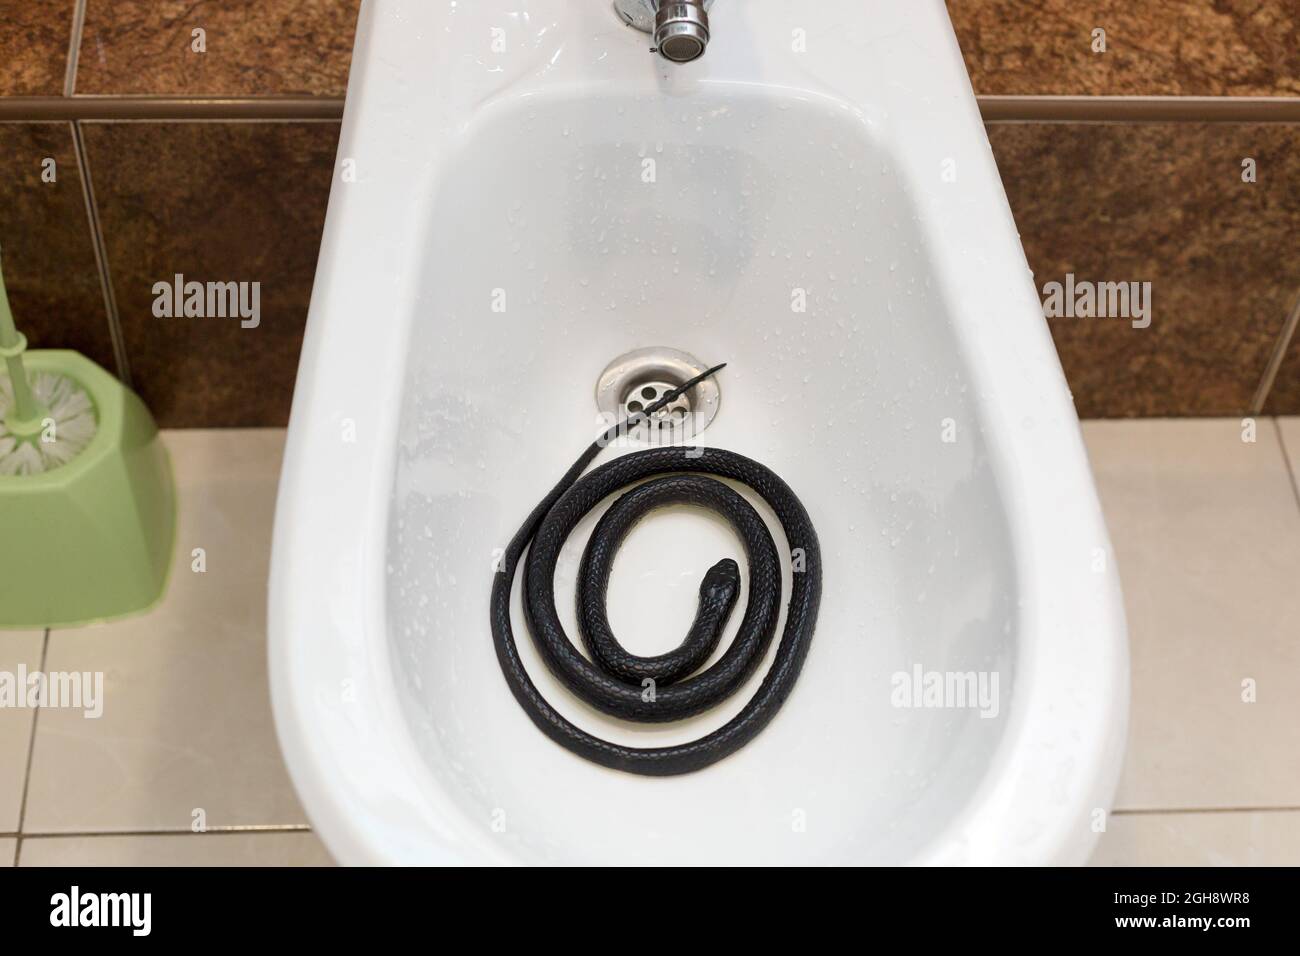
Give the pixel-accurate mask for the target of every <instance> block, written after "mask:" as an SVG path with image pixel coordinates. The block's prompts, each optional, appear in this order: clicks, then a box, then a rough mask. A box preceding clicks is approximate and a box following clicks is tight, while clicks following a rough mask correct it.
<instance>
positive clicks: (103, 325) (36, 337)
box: [0, 123, 117, 373]
mask: <svg viewBox="0 0 1300 956" xmlns="http://www.w3.org/2000/svg"><path fill="white" fill-rule="evenodd" d="M46 159H53V160H54V163H55V166H54V170H55V177H56V178H55V181H54V182H52V183H49V182H45V181H43V179H42V172H43V169H44V166H43V164H44V162H45V160H46ZM0 247H2V248H3V250H4V252H3V259H4V275H5V284H6V286H7V287H8V290H9V301H10V303H11V304H12V305H13V310H14V318H15V319H16V320H17V322H18V327H19V329H21V330H22V331H23V332H24V334H26V336H27V339H28V342H29V344H30V345H31V347H32V348H69V349H76V350H78V351H80V352H83V353H85V354H86V355H88V356H89V357H90V358H92V359H94V360H95V361H96V362H98V363H99V364H100V365H102V366H104V368H106V369H108V370H109V371H110V372H114V373H116V371H117V365H116V362H115V361H114V359H113V345H112V335H111V333H110V331H109V325H108V316H107V313H106V311H105V308H104V294H103V288H102V286H101V285H100V283H99V270H98V267H97V265H96V263H95V247H94V243H93V240H92V239H91V232H90V225H89V223H88V222H87V221H86V203H85V199H84V196H83V194H82V189H81V177H80V175H79V173H78V171H77V159H76V151H75V149H74V146H73V140H72V127H71V126H69V125H68V124H67V123H0Z"/></svg>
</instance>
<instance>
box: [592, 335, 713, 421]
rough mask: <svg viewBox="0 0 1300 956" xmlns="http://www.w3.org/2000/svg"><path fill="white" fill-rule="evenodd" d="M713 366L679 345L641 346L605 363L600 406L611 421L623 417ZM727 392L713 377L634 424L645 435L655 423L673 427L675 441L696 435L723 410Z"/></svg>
mask: <svg viewBox="0 0 1300 956" xmlns="http://www.w3.org/2000/svg"><path fill="white" fill-rule="evenodd" d="M708 367H709V366H708V365H706V364H705V363H703V362H701V361H700V360H699V359H697V358H696V357H695V356H693V355H688V354H687V353H686V352H681V351H678V350H677V349H668V348H648V349H637V350H636V351H635V352H628V353H627V354H625V355H620V356H619V357H618V358H616V359H614V361H612V362H610V363H609V365H608V366H606V367H605V371H603V372H602V373H601V375H600V381H599V382H597V383H596V406H597V407H598V408H599V409H600V412H601V414H602V415H604V416H605V417H606V418H607V419H608V420H609V421H611V422H613V421H619V420H622V419H624V418H627V417H628V416H629V415H634V414H636V413H637V412H640V411H644V410H645V409H646V408H648V407H650V406H651V405H653V404H654V403H655V402H656V401H657V400H658V399H659V398H660V396H662V395H663V394H664V393H665V392H668V391H671V390H672V389H674V388H678V387H680V386H681V385H683V384H685V383H686V382H688V381H690V380H691V379H692V378H695V377H696V376H697V375H700V374H702V373H703V372H704V371H705V370H706V369H708ZM720 398H721V393H720V392H719V391H718V383H717V381H716V380H715V379H712V378H710V379H707V380H705V381H703V382H701V383H700V384H699V385H697V386H695V388H693V389H692V390H691V391H690V392H689V393H688V394H686V395H682V396H680V397H679V398H678V399H677V400H676V401H674V402H670V403H669V404H668V405H666V406H664V407H663V408H661V409H659V410H658V411H656V412H655V413H654V414H653V415H651V420H650V421H649V422H646V423H645V424H643V425H641V426H639V427H638V428H636V429H634V430H633V432H632V434H633V435H636V436H638V437H644V432H645V430H646V429H647V428H648V427H650V428H654V429H658V430H660V431H665V430H666V431H668V432H669V435H667V436H665V437H669V438H671V439H672V440H677V439H679V438H691V437H694V436H695V435H698V434H699V433H700V432H702V431H704V429H706V428H708V427H709V423H710V422H712V421H713V418H714V416H715V415H717V414H718V404H719V400H720Z"/></svg>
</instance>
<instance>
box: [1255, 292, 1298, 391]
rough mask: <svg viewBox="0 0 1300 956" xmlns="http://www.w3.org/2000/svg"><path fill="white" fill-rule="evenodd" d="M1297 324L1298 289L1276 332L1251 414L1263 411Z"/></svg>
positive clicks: (1288, 349)
mask: <svg viewBox="0 0 1300 956" xmlns="http://www.w3.org/2000/svg"><path fill="white" fill-rule="evenodd" d="M1297 326H1300V291H1297V292H1296V295H1295V301H1294V303H1292V306H1291V311H1290V312H1289V313H1287V317H1286V321H1285V322H1283V323H1282V331H1281V332H1280V333H1278V337H1277V341H1276V342H1274V343H1273V352H1272V354H1271V355H1269V357H1268V364H1267V365H1265V366H1264V374H1263V376H1262V377H1261V378H1260V380H1259V387H1258V388H1256V389H1255V397H1254V399H1252V400H1251V403H1250V408H1251V414H1253V415H1259V414H1261V413H1263V411H1264V406H1265V405H1266V404H1267V403H1268V396H1269V393H1270V392H1272V391H1273V384H1274V383H1275V382H1276V381H1277V373H1278V372H1280V371H1281V370H1282V363H1283V362H1285V361H1286V356H1287V352H1289V351H1290V349H1291V342H1292V340H1293V339H1294V338H1295V331H1296V327H1297Z"/></svg>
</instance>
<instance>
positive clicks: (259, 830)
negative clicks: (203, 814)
mask: <svg viewBox="0 0 1300 956" xmlns="http://www.w3.org/2000/svg"><path fill="white" fill-rule="evenodd" d="M311 831H312V829H311V826H308V825H307V823H266V825H259V823H248V825H239V823H237V825H233V826H209V827H208V829H207V830H190V829H187V827H165V829H162V830H66V831H64V830H57V831H56V830H49V831H40V832H25V834H21V838H22V839H23V840H59V839H65V838H77V839H87V838H95V836H133V838H134V836H235V835H250V834H251V835H256V834H266V835H276V834H309V832H311ZM14 835H16V836H17V835H18V834H14Z"/></svg>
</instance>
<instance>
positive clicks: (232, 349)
mask: <svg viewBox="0 0 1300 956" xmlns="http://www.w3.org/2000/svg"><path fill="white" fill-rule="evenodd" d="M84 129H85V140H86V150H87V154H88V159H89V163H90V167H91V170H92V175H93V177H94V183H95V191H96V198H97V200H98V203H99V209H100V220H101V223H102V226H103V229H104V235H105V245H106V247H107V251H108V260H109V265H110V269H111V274H112V278H113V288H114V291H115V293H116V297H117V303H118V311H119V313H120V315H121V322H122V330H123V335H124V337H125V340H126V346H127V360H128V362H129V363H130V366H131V372H132V377H133V379H134V383H135V387H136V391H138V392H139V393H140V394H141V396H143V397H144V399H145V401H146V402H147V403H148V404H149V406H150V408H151V409H152V410H153V412H154V415H155V416H156V417H157V418H158V420H159V423H160V424H161V425H164V426H170V427H219V426H279V425H284V424H285V423H286V422H287V420H288V415H289V403H290V399H291V397H292V394H293V384H294V377H295V374H296V371H297V366H298V352H299V349H300V347H301V343H302V332H303V326H304V323H305V321H306V315H307V305H308V302H309V300H310V296H311V287H312V278H313V276H314V274H315V270H316V256H317V252H318V249H319V245H320V237H321V231H322V229H323V226H324V220H325V207H326V202H327V200H328V198H329V189H330V183H331V179H332V168H333V159H334V152H335V148H336V144H337V141H338V134H339V126H338V124H337V123H249V122H245V123H87V124H85V126H84ZM177 273H180V274H182V275H184V276H185V278H186V280H187V281H190V280H193V281H199V282H249V283H251V282H260V283H261V293H260V295H261V324H260V325H259V326H258V327H257V328H250V329H245V328H241V327H240V322H239V320H238V319H237V318H216V317H208V318H198V317H191V318H183V317H181V318H159V317H156V316H155V315H154V298H155V297H154V292H153V287H154V284H155V283H157V282H170V281H172V278H173V276H174V275H175V274H177Z"/></svg>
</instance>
